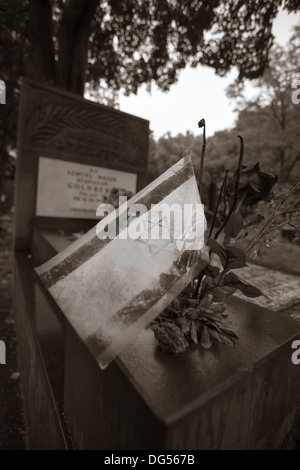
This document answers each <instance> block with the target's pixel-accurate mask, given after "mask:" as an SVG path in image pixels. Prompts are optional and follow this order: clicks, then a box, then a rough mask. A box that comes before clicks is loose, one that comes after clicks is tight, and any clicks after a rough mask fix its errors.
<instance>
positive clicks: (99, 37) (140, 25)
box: [0, 0, 300, 189]
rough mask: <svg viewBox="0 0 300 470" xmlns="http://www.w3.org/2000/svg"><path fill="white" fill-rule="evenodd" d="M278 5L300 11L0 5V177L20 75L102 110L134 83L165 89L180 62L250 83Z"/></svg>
mask: <svg viewBox="0 0 300 470" xmlns="http://www.w3.org/2000/svg"><path fill="white" fill-rule="evenodd" d="M280 7H283V8H284V9H286V10H287V11H289V12H296V11H298V10H299V9H300V5H299V2H298V1H294V0H284V1H283V0H265V1H263V2H262V1H261V0H249V1H246V0H226V1H225V0H211V1H204V0H199V1H192V2H187V3H184V2H181V1H179V0H144V1H138V0H30V1H29V0H1V5H0V58H1V59H0V61H1V62H0V63H1V66H0V78H1V79H2V80H4V81H5V83H6V84H7V101H6V102H7V104H6V105H5V106H1V107H0V129H1V131H0V138H1V142H0V146H1V155H0V157H1V161H0V174H2V175H3V174H4V171H5V170H4V168H5V167H6V166H7V164H8V161H9V160H10V157H9V155H10V153H11V151H12V150H13V149H15V147H16V127H17V110H18V100H19V93H20V81H21V78H22V77H23V76H28V77H31V78H34V79H36V80H39V81H41V82H43V83H49V84H52V85H55V86H58V87H61V88H63V89H66V90H69V91H72V92H74V93H78V94H81V95H82V94H83V93H84V90H85V87H87V88H88V90H89V91H90V93H93V92H94V93H96V94H98V95H97V98H98V99H101V100H102V102H104V103H106V104H110V105H111V104H112V105H116V104H117V97H116V93H117V92H118V90H120V89H122V90H123V91H124V92H125V93H127V94H130V93H136V92H137V90H138V88H139V86H140V85H142V84H143V83H146V84H148V85H149V87H150V86H151V83H156V84H157V85H158V87H159V88H160V89H162V90H168V89H169V87H170V86H171V85H172V84H173V83H175V82H176V80H177V78H178V74H179V72H180V70H181V69H183V68H184V67H186V65H188V64H189V65H192V66H194V67H196V66H198V65H200V64H202V65H206V66H209V67H212V68H214V69H215V71H216V73H218V74H219V75H224V74H226V72H227V71H229V70H230V69H231V67H233V66H235V67H236V68H237V69H238V71H239V79H240V80H243V79H246V78H248V79H255V78H257V77H259V76H261V75H262V74H263V72H264V71H265V69H266V67H267V64H268V55H269V51H270V48H271V46H272V43H273V35H272V24H273V21H274V18H275V17H276V15H277V13H278V10H279V8H280ZM199 86H201V84H200V85H199ZM101 87H102V88H101ZM99 90H100V91H99ZM101 90H102V91H101ZM161 144H162V143H161ZM0 189H1V188H0Z"/></svg>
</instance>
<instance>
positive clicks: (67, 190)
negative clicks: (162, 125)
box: [15, 80, 149, 249]
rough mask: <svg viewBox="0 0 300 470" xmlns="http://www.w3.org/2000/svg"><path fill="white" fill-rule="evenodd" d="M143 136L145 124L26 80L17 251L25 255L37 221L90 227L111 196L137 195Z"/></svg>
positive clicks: (143, 176) (146, 133) (20, 142)
mask: <svg viewBox="0 0 300 470" xmlns="http://www.w3.org/2000/svg"><path fill="white" fill-rule="evenodd" d="M148 136H149V122H148V121H147V120H145V119H141V118H139V117H136V116H132V115H129V114H126V113H123V112H121V111H118V110H115V109H112V108H109V107H107V106H103V105H99V104H96V103H93V102H90V101H87V100H85V99H83V98H81V97H79V96H77V95H74V94H72V93H68V92H65V91H62V90H59V89H57V88H54V87H50V86H45V85H41V84H39V83H36V82H34V81H32V80H24V82H23V85H22V93H21V106H20V113H19V131H18V165H17V175H16V187H15V248H16V249H28V248H29V246H30V239H31V226H32V222H33V219H34V218H35V217H36V216H37V217H43V218H56V217H58V218H60V219H62V218H74V219H83V218H84V219H95V214H96V208H97V205H98V203H99V202H101V201H102V199H103V195H106V194H108V191H109V189H110V188H112V187H118V188H121V189H127V190H130V191H131V192H136V191H137V190H140V189H141V188H142V187H144V185H145V182H146V169H147V154H148ZM91 175H92V177H91Z"/></svg>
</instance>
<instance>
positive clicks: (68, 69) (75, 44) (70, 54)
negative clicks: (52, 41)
mask: <svg viewBox="0 0 300 470" xmlns="http://www.w3.org/2000/svg"><path fill="white" fill-rule="evenodd" d="M98 5H99V0H69V2H68V3H67V5H66V7H65V10H64V14H63V18H62V20H61V25H60V30H59V36H58V38H59V59H58V64H57V84H58V86H60V87H61V88H64V89H66V90H70V91H73V92H74V93H78V94H81V95H83V93H84V85H85V76H86V67H87V59H88V46H89V37H90V34H91V31H92V28H91V23H92V19H93V16H94V15H95V13H96V10H97V7H98Z"/></svg>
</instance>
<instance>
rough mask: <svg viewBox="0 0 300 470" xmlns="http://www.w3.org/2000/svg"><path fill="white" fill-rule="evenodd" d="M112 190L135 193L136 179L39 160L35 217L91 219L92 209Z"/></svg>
mask: <svg viewBox="0 0 300 470" xmlns="http://www.w3.org/2000/svg"><path fill="white" fill-rule="evenodd" d="M113 188H121V189H125V190H126V191H130V192H132V193H135V192H136V188H137V175H136V174H134V173H128V172H125V171H119V170H112V169H109V168H101V167H97V166H91V165H85V164H82V163H76V162H69V161H64V160H55V159H52V158H47V157H40V158H39V169H38V186H37V202H36V215H37V216H41V217H71V218H89V219H95V218H96V216H95V214H96V208H97V207H98V205H99V204H101V203H102V202H105V200H106V197H107V196H108V195H109V194H110V192H111V190H112V189H113Z"/></svg>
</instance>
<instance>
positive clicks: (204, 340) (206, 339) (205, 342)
mask: <svg viewBox="0 0 300 470" xmlns="http://www.w3.org/2000/svg"><path fill="white" fill-rule="evenodd" d="M201 344H202V346H203V347H204V348H205V349H209V348H211V347H212V341H211V338H210V334H209V332H208V329H207V327H206V326H205V325H203V331H202V334H201Z"/></svg>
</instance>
